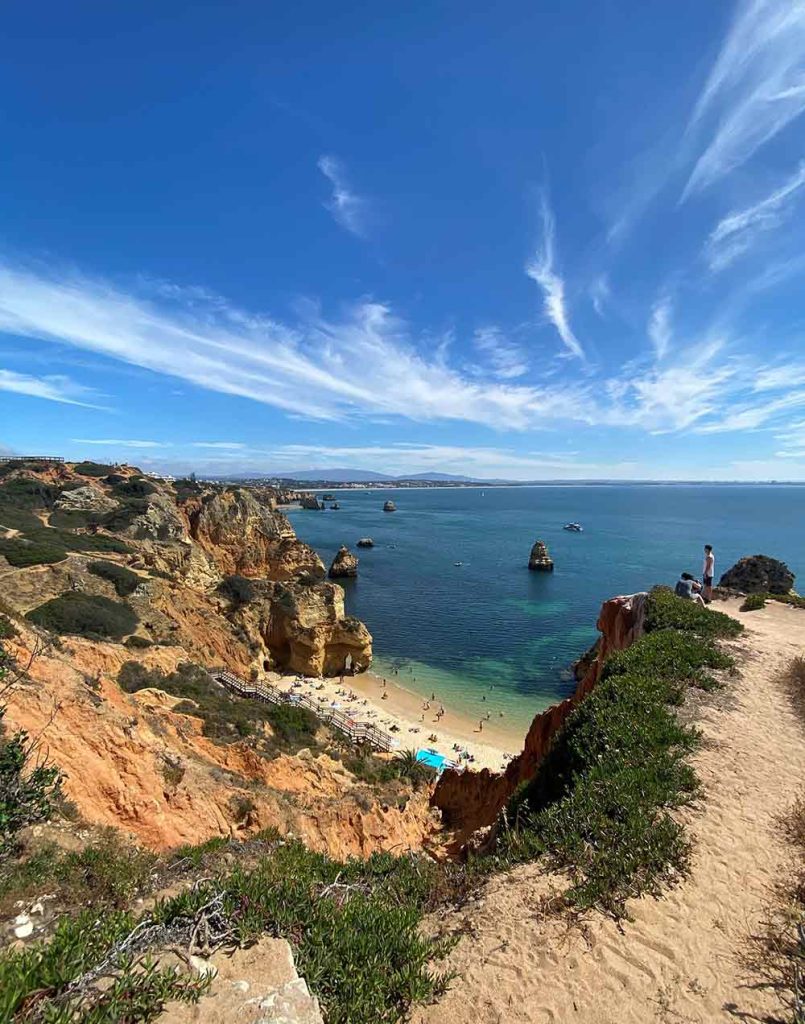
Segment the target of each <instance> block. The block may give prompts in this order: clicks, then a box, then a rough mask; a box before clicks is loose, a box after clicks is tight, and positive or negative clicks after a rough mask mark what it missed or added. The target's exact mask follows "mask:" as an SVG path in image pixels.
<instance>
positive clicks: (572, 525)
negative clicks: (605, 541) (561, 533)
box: [562, 523, 584, 533]
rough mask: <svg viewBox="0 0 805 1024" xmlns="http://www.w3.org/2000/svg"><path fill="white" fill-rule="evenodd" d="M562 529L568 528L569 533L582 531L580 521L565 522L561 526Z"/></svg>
mask: <svg viewBox="0 0 805 1024" xmlns="http://www.w3.org/2000/svg"><path fill="white" fill-rule="evenodd" d="M562 529H563V530H569V531H570V533H583V532H584V530H583V528H582V526H581V524H580V523H565V525H564V526H563V527H562Z"/></svg>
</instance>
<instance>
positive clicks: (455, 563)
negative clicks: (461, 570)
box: [453, 562, 464, 565]
mask: <svg viewBox="0 0 805 1024" xmlns="http://www.w3.org/2000/svg"><path fill="white" fill-rule="evenodd" d="M463 564H464V563H463V562H453V565H463Z"/></svg>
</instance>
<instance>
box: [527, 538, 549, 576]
mask: <svg viewBox="0 0 805 1024" xmlns="http://www.w3.org/2000/svg"><path fill="white" fill-rule="evenodd" d="M528 568H529V569H531V570H532V571H536V572H553V559H552V558H551V556H550V555H549V554H548V549H547V547H546V546H545V544H544V543H543V541H541V540H538V541H535V542H534V546H533V547H532V548H531V554H530V555H529V556H528Z"/></svg>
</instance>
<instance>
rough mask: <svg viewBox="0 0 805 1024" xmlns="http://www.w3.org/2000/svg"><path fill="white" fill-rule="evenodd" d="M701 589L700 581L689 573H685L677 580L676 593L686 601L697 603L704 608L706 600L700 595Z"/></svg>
mask: <svg viewBox="0 0 805 1024" xmlns="http://www.w3.org/2000/svg"><path fill="white" fill-rule="evenodd" d="M701 589H702V585H701V583H699V581H698V580H696V579H694V578H693V576H691V574H690V573H689V572H683V573H682V575H681V576H680V577H679V579H678V580H677V583H676V586H675V587H674V593H675V594H676V596H677V597H681V598H683V600H685V601H695V602H696V603H697V604H700V605H702V606H703V605H704V600H703V598H702V595H701V593H700V591H701Z"/></svg>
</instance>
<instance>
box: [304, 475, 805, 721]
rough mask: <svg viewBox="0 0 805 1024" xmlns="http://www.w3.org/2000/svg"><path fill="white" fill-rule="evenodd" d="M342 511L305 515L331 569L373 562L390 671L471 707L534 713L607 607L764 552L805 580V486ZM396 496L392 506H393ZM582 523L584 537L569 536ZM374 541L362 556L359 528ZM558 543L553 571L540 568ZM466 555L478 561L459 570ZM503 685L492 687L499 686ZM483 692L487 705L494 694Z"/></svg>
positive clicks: (444, 498) (521, 491)
mask: <svg viewBox="0 0 805 1024" xmlns="http://www.w3.org/2000/svg"><path fill="white" fill-rule="evenodd" d="M333 493H335V494H336V497H337V499H338V502H339V504H340V506H341V508H340V510H338V511H330V510H329V509H328V510H327V511H325V512H316V511H314V510H305V509H291V510H290V516H291V521H292V522H293V524H294V526H295V528H296V532H297V535H298V536H299V537H300V538H301V539H302V540H305V541H307V542H308V543H309V544H311V545H312V546H313V547H314V548H316V549H317V551H318V552H319V553H320V555H321V556H322V558H323V559H324V561H325V562H326V563H327V565H329V563H330V560H331V559H332V557H333V555H334V554H335V552H336V551H337V549H338V547H339V546H340V545H341V544H347V545H348V546H349V547H350V548H352V549H353V550H355V551H356V553H357V554H358V556H359V558H360V569H359V576H358V579H356V580H347V581H344V583H345V590H346V604H347V609H348V611H349V612H351V613H352V614H353V615H356V616H358V617H359V618H360V619H362V620H363V621H364V622H366V624H367V625H368V627H369V629H370V630H371V632H372V634H373V636H374V651H375V666H374V668H375V671H377V672H378V673H379V674H381V675H384V674H389V673H392V672H393V671H394V670H395V669H396V672H397V674H398V681H399V682H400V683H403V684H404V685H405V686H407V687H408V688H410V689H414V690H417V691H418V692H420V693H423V694H427V695H429V694H430V692H431V691H433V690H435V691H436V692H437V695H438V696H439V697H440V698H441V699H443V700H450V701H451V702H452V703H453V705H454V706H458V705H461V706H462V707H464V708H466V710H468V711H470V712H472V713H482V712H484V711H486V710H492V711H496V710H505V713H506V715H507V717H508V718H509V720H511V719H512V718H514V719H516V720H522V722H523V723H525V722H527V721H529V720H530V719H531V718H532V717H533V715H534V714H535V713H536V711H539V710H541V709H542V708H543V707H546V706H547V705H548V704H550V703H553V702H554V701H555V700H557V699H559V698H561V697H563V696H566V695H567V694H568V693H569V692H570V690H572V688H573V680H572V678H571V676H570V674H569V672H568V666H569V664H570V662H571V661H573V660H574V659H575V658H577V657H578V656H579V655H580V654H581V653H582V651H584V650H585V649H586V648H587V647H588V646H589V645H590V643H591V642H592V641H593V640H594V639H595V637H596V635H597V634H596V630H595V620H596V617H597V614H598V609H599V607H600V605H601V602H602V601H603V600H604V599H606V598H608V597H611V596H613V595H614V594H624V593H632V592H634V591H637V590H646V589H648V588H649V587H651V586H652V585H654V584H656V583H667V584H671V585H673V583H674V582H675V581H676V579H677V577H678V574H679V572H680V571H682V570H683V569H687V570H689V571H690V572H693V573H695V574H696V575H697V576H698V575H699V574H700V573H701V562H702V546H703V544H705V543H710V544H712V545H713V546H714V548H715V552H716V577H718V576H719V575H720V574H721V572H723V571H724V570H725V569H726V568H728V567H729V566H730V565H732V564H733V562H735V561H736V560H737V559H738V558H740V557H741V556H743V555H749V554H757V553H763V554H767V555H771V556H773V557H775V558H780V559H782V560H783V561H785V562H787V563H788V564H789V566H790V567H791V569H792V570H793V571H794V572H795V573H798V574H801V573H805V487H797V486H784V485H769V486H760V485H755V486H737V485H725V486H688V485H685V486H681V485H657V486H654V485H651V486H649V485H585V486H539V487H495V488H485V489H481V488H445V489H416V490H406V489H395V490H372V491H370V492H368V493H367V492H365V491H337V492H333ZM388 498H391V499H392V500H393V501H394V502H395V503H396V505H397V511H396V512H393V513H388V512H383V502H384V501H385V500H386V499H388ZM571 521H578V522H580V523H582V524H583V526H584V533H581V534H574V533H568V532H566V531H564V530H563V529H562V526H563V524H564V523H566V522H571ZM363 536H369V537H372V539H373V540H374V542H375V547H374V548H371V549H356V548H355V542H356V541H357V540H358V538H359V537H363ZM538 538H539V539H541V540H544V541H545V542H546V544H547V545H548V549H549V551H550V553H551V555H552V557H553V558H554V560H555V563H556V569H555V571H554V572H553V573H552V574H542V573H534V572H529V571H528V569H527V568H526V563H527V561H528V554H529V551H530V548H531V545H532V544H533V543H534V541H535V540H537V539H538ZM455 562H462V563H463V565H461V566H456V565H455V564H454V563H455ZM490 687H491V689H490ZM482 697H484V698H486V699H485V701H482Z"/></svg>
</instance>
